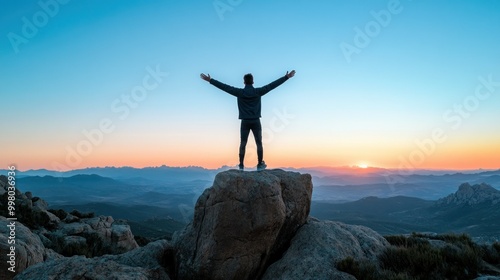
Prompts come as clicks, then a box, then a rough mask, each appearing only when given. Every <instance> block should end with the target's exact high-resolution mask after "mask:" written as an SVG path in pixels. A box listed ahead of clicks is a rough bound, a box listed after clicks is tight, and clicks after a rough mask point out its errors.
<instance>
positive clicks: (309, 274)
mask: <svg viewBox="0 0 500 280" xmlns="http://www.w3.org/2000/svg"><path fill="white" fill-rule="evenodd" d="M387 246H389V243H388V242H387V241H386V240H385V239H384V238H383V237H382V236H380V235H379V234H377V233H376V232H374V231H373V230H371V229H369V228H367V227H363V226H354V225H347V224H343V223H340V222H331V221H319V220H316V219H314V218H310V219H309V220H308V222H307V223H306V224H305V225H304V226H302V227H301V228H300V229H299V231H298V232H297V234H296V235H295V237H294V238H293V239H292V241H291V243H290V247H289V248H288V250H287V251H286V253H285V254H284V255H283V257H282V258H281V259H280V260H278V261H277V262H275V263H273V264H272V265H271V266H270V267H269V268H268V269H267V271H266V273H265V274H264V276H263V278H262V279H311V280H312V279H353V280H355V279H356V278H354V277H353V276H352V275H350V274H347V273H344V272H341V271H338V270H337V269H336V268H335V264H336V263H337V262H338V261H340V260H342V259H344V258H346V257H352V258H354V259H357V260H362V259H367V260H371V261H376V260H377V256H378V255H379V254H380V253H382V251H383V250H384V249H385V248H386V247H387Z"/></svg>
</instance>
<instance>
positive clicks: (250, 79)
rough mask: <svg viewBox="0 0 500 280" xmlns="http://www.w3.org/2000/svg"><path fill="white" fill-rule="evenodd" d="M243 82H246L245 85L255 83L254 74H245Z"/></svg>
mask: <svg viewBox="0 0 500 280" xmlns="http://www.w3.org/2000/svg"><path fill="white" fill-rule="evenodd" d="M243 82H245V85H253V76H252V74H246V75H245V76H243Z"/></svg>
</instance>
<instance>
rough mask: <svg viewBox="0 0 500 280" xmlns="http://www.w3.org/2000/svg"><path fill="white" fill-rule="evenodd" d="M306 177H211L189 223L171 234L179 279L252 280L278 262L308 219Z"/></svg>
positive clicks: (268, 173)
mask: <svg viewBox="0 0 500 280" xmlns="http://www.w3.org/2000/svg"><path fill="white" fill-rule="evenodd" d="M311 194H312V181H311V176H310V175H309V174H304V175H303V174H300V173H295V172H285V171H283V170H269V171H261V172H241V171H237V170H229V171H225V172H221V173H219V174H217V176H216V177H215V180H214V184H213V186H212V187H210V188H208V189H206V190H205V191H204V192H203V194H202V195H201V196H200V197H199V199H198V201H197V203H196V206H195V213H194V219H193V222H192V223H191V224H190V225H188V226H187V227H186V228H185V229H184V230H183V231H182V232H178V233H176V234H175V235H174V247H175V248H176V250H177V254H176V259H177V264H178V267H177V274H178V275H177V276H178V278H179V279H255V278H258V277H259V276H260V275H262V274H263V272H264V271H265V269H266V267H267V265H268V264H269V263H270V262H272V261H274V260H275V259H277V258H279V257H280V255H281V254H282V253H283V251H284V250H286V247H287V245H288V243H289V241H290V240H291V238H292V237H293V236H294V234H295V232H296V231H297V229H298V228H299V227H300V226H302V225H303V224H304V223H305V222H306V220H307V217H308V215H309V209H310V203H311Z"/></svg>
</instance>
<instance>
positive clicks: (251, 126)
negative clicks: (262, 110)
mask: <svg viewBox="0 0 500 280" xmlns="http://www.w3.org/2000/svg"><path fill="white" fill-rule="evenodd" d="M250 130H251V131H252V133H253V137H254V138H255V144H257V158H258V160H259V163H261V162H262V158H263V155H264V148H263V147H262V126H261V125H260V119H255V120H241V128H240V136H241V142H240V164H241V165H243V161H244V160H245V148H246V146H247V140H248V135H249V134H250Z"/></svg>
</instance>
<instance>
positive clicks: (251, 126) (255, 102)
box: [200, 70, 295, 171]
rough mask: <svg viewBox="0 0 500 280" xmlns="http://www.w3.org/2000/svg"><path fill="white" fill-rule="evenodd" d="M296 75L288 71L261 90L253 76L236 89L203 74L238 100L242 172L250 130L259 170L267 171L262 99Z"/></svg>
mask: <svg viewBox="0 0 500 280" xmlns="http://www.w3.org/2000/svg"><path fill="white" fill-rule="evenodd" d="M294 75H295V70H292V72H290V73H288V71H287V72H286V75H285V76H283V77H281V78H279V79H277V80H276V81H274V82H272V83H270V84H268V85H266V86H263V87H260V88H254V87H253V76H252V74H246V75H245V76H244V77H243V82H244V84H245V87H244V88H235V87H232V86H229V85H226V84H224V83H221V82H219V81H217V80H215V79H212V78H211V77H210V74H208V75H205V74H203V73H202V74H201V75H200V76H201V78H202V79H203V80H205V81H207V82H209V83H210V84H212V85H214V86H216V87H218V88H219V89H221V90H223V91H225V92H227V93H229V94H231V95H233V96H236V97H237V98H238V111H239V119H240V120H241V128H240V137H241V142H240V153H239V157H240V164H239V166H238V168H239V169H240V170H243V169H244V164H243V161H244V159H245V148H246V145H247V140H248V135H249V134H250V130H251V131H252V133H253V137H254V138H255V144H257V158H258V161H259V162H258V164H257V170H259V171H260V170H264V169H266V167H267V165H266V163H265V162H264V160H263V157H264V148H263V147H262V126H261V124H260V117H261V115H260V109H261V103H260V99H261V97H262V96H263V95H265V94H266V93H268V92H270V91H271V90H273V89H275V88H276V87H278V86H279V85H281V84H283V83H284V82H285V81H286V80H288V79H289V78H291V77H293V76H294Z"/></svg>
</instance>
